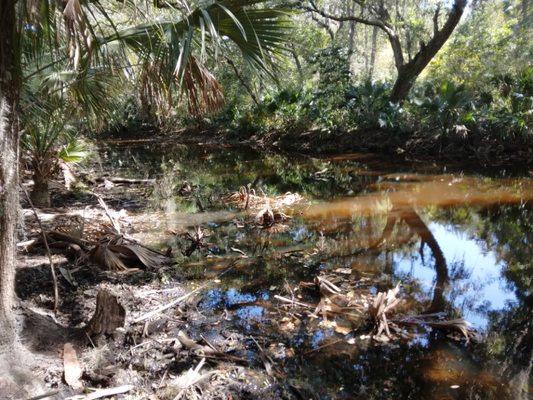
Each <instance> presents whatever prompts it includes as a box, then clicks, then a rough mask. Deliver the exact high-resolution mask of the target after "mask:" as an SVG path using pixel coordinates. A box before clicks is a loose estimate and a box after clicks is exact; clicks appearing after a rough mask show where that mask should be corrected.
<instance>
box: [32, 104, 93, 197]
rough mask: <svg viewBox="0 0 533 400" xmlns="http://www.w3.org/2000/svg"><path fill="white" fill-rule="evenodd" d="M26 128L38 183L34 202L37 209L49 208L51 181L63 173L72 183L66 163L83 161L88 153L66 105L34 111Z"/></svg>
mask: <svg viewBox="0 0 533 400" xmlns="http://www.w3.org/2000/svg"><path fill="white" fill-rule="evenodd" d="M24 127H25V129H24V132H23V135H22V146H23V149H24V150H25V153H26V155H27V157H28V159H29V163H30V165H31V169H32V172H33V182H34V186H33V189H32V192H31V199H32V202H33V204H35V205H37V206H47V207H49V206H50V193H49V190H48V185H49V181H50V179H51V178H52V177H53V176H54V175H55V174H56V173H58V172H59V171H60V170H62V171H63V172H64V175H65V180H66V183H67V184H69V179H70V177H71V174H70V170H69V167H68V166H67V165H66V164H67V163H73V162H79V161H81V160H83V158H84V157H85V156H86V155H87V150H86V149H85V147H84V146H83V144H82V143H81V142H80V141H79V138H78V137H77V136H76V134H75V133H76V131H75V128H74V126H72V125H71V124H70V123H69V117H67V116H66V114H65V110H64V107H63V106H62V105H56V106H55V108H52V109H50V107H48V108H45V109H41V110H40V112H35V111H34V113H33V114H31V115H30V116H26V117H25V118H24Z"/></svg>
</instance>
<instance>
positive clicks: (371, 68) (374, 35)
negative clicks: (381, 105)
mask: <svg viewBox="0 0 533 400" xmlns="http://www.w3.org/2000/svg"><path fill="white" fill-rule="evenodd" d="M378 29H379V28H378V27H377V26H374V27H372V43H371V48H370V64H369V66H368V79H370V80H372V77H373V76H374V66H375V65H376V51H377V45H378Z"/></svg>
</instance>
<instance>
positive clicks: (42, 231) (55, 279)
mask: <svg viewBox="0 0 533 400" xmlns="http://www.w3.org/2000/svg"><path fill="white" fill-rule="evenodd" d="M20 187H21V188H22V190H23V191H24V194H25V195H26V199H27V200H28V204H29V205H30V207H31V209H32V211H33V214H34V215H35V218H36V219H37V223H38V224H39V229H40V230H41V236H42V237H43V242H44V247H45V249H46V255H47V256H48V261H50V272H51V273H52V281H53V283H54V314H57V307H58V305H59V289H58V286H57V276H56V270H55V267H54V262H53V261H52V253H50V246H48V239H47V238H46V233H44V229H43V224H42V222H41V219H40V218H39V215H38V214H37V210H36V209H35V207H34V206H33V202H32V201H31V199H30V196H29V195H28V191H27V190H26V188H25V187H24V186H23V185H22V184H21V185H20Z"/></svg>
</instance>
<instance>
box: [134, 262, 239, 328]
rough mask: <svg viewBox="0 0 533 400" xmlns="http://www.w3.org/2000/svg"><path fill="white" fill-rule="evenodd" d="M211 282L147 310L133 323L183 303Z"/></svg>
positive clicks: (219, 275)
mask: <svg viewBox="0 0 533 400" xmlns="http://www.w3.org/2000/svg"><path fill="white" fill-rule="evenodd" d="M233 266H234V265H232V266H230V267H229V268H228V269H226V270H225V271H223V272H222V273H220V274H218V276H217V278H220V277H221V276H222V275H224V274H225V273H226V272H228V271H229V270H230V269H232V268H233ZM209 284H210V282H207V283H205V284H204V285H202V286H199V287H197V288H196V289H194V290H193V291H191V292H189V293H187V294H185V295H183V296H181V297H178V298H177V299H176V300H173V301H171V302H170V303H168V304H165V305H164V306H160V307H157V308H156V309H155V310H152V311H150V312H147V313H146V314H143V315H141V316H140V317H138V318H137V319H135V320H133V323H138V322H142V321H144V320H146V319H148V318H151V317H153V316H154V315H157V314H159V313H161V312H163V311H165V310H168V309H169V308H172V307H174V306H175V305H176V304H178V303H181V302H182V301H183V300H186V299H188V298H189V297H191V296H192V295H193V294H195V293H197V292H199V291H200V290H203V289H205V288H206V287H207V286H209Z"/></svg>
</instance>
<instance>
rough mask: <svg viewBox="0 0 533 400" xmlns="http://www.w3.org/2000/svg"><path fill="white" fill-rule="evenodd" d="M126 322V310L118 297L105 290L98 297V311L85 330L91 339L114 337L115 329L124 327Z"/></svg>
mask: <svg viewBox="0 0 533 400" xmlns="http://www.w3.org/2000/svg"><path fill="white" fill-rule="evenodd" d="M125 322H126V310H125V309H124V307H123V306H122V305H121V304H120V303H119V302H118V299H117V297H116V296H114V295H113V294H111V293H110V292H109V291H107V290H105V289H103V290H100V291H99V292H98V295H97V296H96V310H95V311H94V315H93V317H92V318H91V320H90V321H89V322H88V323H87V326H86V327H85V330H86V332H87V335H89V337H91V336H99V335H112V334H113V333H115V329H117V328H121V327H123V326H124V323H125Z"/></svg>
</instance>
